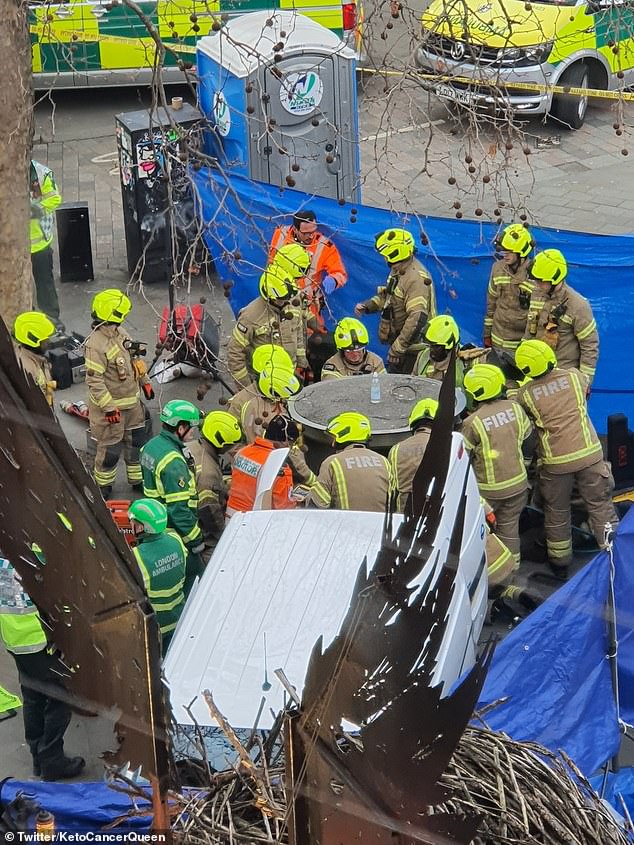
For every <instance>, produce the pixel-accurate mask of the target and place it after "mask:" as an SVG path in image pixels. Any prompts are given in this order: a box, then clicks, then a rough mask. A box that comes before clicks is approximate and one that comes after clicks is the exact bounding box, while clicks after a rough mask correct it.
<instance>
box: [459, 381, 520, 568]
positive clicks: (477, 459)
mask: <svg viewBox="0 0 634 845" xmlns="http://www.w3.org/2000/svg"><path fill="white" fill-rule="evenodd" d="M504 383H505V378H504V373H503V372H502V370H501V369H500V368H499V367H495V366H493V364H475V365H474V366H473V367H472V368H471V369H470V370H469V371H468V372H467V373H466V374H465V377H464V389H465V392H466V393H467V394H469V396H470V397H471V399H472V401H473V403H474V406H475V410H474V411H473V413H472V414H470V415H469V416H468V417H467V419H466V420H465V421H464V424H463V427H462V435H463V437H464V441H465V445H466V447H467V449H468V450H469V452H470V453H471V457H472V462H473V470H474V472H475V477H476V480H477V482H478V487H479V488H480V495H481V496H482V497H483V498H484V499H486V501H487V502H488V504H489V505H490V506H491V508H493V512H494V513H495V521H496V534H497V536H498V537H499V538H500V540H501V541H502V542H503V543H504V545H505V546H507V547H508V549H510V551H511V553H512V555H513V558H514V560H515V567H516V568H517V567H518V566H519V564H520V535H519V526H520V515H521V513H522V511H523V510H524V507H525V506H526V502H527V499H528V478H527V474H526V466H525V464H524V455H523V452H522V446H523V444H524V441H525V440H526V438H527V437H528V435H529V434H530V432H531V424H530V421H529V419H528V417H527V416H526V413H525V411H524V409H523V408H522V406H521V405H520V404H518V402H516V401H514V400H513V399H507V398H506V397H505V395H504Z"/></svg>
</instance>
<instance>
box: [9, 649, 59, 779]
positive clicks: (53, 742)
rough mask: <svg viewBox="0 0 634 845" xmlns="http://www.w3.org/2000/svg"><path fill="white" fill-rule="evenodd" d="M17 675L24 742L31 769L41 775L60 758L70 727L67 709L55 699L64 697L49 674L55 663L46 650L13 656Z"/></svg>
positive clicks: (51, 767) (54, 675) (57, 762)
mask: <svg viewBox="0 0 634 845" xmlns="http://www.w3.org/2000/svg"><path fill="white" fill-rule="evenodd" d="M13 657H14V659H15V662H16V666H17V667H18V672H19V674H20V687H21V688H22V697H23V700H24V704H23V708H22V716H23V718H24V738H25V739H26V742H27V744H28V746H29V748H30V749H31V754H32V756H33V763H34V765H36V766H37V765H39V766H40V767H41V769H42V773H46V770H47V769H54V768H55V767H56V766H57V765H58V764H59V762H60V761H61V760H62V759H63V757H64V734H65V732H66V728H67V727H68V725H69V724H70V720H71V711H70V708H69V706H68V705H67V704H66V703H65V702H64V701H62V700H60V698H59V697H58V696H59V695H61V696H62V697H64V696H65V695H66V694H67V693H66V690H65V689H64V687H63V686H62V684H60V682H59V679H58V676H57V675H56V674H55V673H54V672H53V667H54V666H55V665H56V664H57V659H56V658H55V657H54V656H51V655H49V654H48V653H47V651H46V649H43V650H42V651H36V652H34V653H33V654H14V655H13Z"/></svg>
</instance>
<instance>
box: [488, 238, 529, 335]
mask: <svg viewBox="0 0 634 845" xmlns="http://www.w3.org/2000/svg"><path fill="white" fill-rule="evenodd" d="M496 247H497V252H498V253H501V257H499V258H498V260H497V261H496V262H495V264H494V265H493V268H492V270H491V278H490V279H489V287H488V290H487V306H486V315H485V317H484V331H483V337H484V345H485V346H493V347H495V349H497V350H498V351H507V352H514V351H515V350H516V349H517V347H518V346H519V344H520V341H521V340H522V338H523V337H524V334H525V332H526V318H527V317H528V306H529V303H530V297H531V291H532V289H533V283H532V282H531V281H530V280H529V279H528V277H527V273H528V266H529V264H530V259H529V255H530V252H531V250H532V248H533V239H532V238H531V236H530V233H529V232H528V229H526V228H525V227H524V226H522V224H521V223H513V224H511V225H510V226H507V227H506V228H505V229H504V231H503V232H502V233H501V235H500V237H499V238H498V239H497V242H496Z"/></svg>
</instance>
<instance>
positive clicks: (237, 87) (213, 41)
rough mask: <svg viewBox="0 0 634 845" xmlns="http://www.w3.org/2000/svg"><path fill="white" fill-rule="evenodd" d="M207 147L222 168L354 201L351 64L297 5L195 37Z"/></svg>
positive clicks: (329, 35)
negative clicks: (209, 125)
mask: <svg viewBox="0 0 634 845" xmlns="http://www.w3.org/2000/svg"><path fill="white" fill-rule="evenodd" d="M197 58H198V76H199V100H200V108H201V110H202V111H203V113H204V114H205V116H206V117H207V118H208V119H209V120H210V122H211V123H212V124H213V126H214V131H213V132H208V133H207V139H206V152H207V153H208V154H209V155H211V156H214V157H217V158H218V159H219V161H220V162H221V164H222V167H223V168H224V169H228V170H230V171H233V172H235V173H239V174H241V175H244V176H248V177H249V178H251V179H255V180H258V181H261V182H268V183H269V184H272V185H280V186H281V187H293V188H296V189H297V190H299V191H305V192H306V193H310V194H316V195H319V196H324V197H333V198H336V199H345V200H349V201H353V202H359V201H360V187H359V145H358V120H357V89H356V61H355V54H354V52H353V51H352V50H351V49H350V48H348V47H346V46H345V44H344V42H343V41H341V40H340V39H339V38H338V37H337V36H336V35H335V34H334V33H333V32H331V31H330V30H329V29H326V28H325V27H323V26H321V25H320V24H318V23H316V22H315V21H313V20H311V19H310V18H307V17H305V16H304V15H301V14H299V13H298V12H295V11H275V12H266V11H263V12H251V13H249V14H246V15H241V16H240V17H237V18H234V19H232V20H231V21H230V22H229V23H227V24H226V25H224V26H223V27H221V29H219V30H218V31H217V32H212V33H211V34H210V35H207V36H205V37H204V38H201V39H200V41H199V42H198V49H197Z"/></svg>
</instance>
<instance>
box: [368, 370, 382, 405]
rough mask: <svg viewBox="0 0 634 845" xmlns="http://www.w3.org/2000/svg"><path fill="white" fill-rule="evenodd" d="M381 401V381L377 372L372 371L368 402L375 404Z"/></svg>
mask: <svg viewBox="0 0 634 845" xmlns="http://www.w3.org/2000/svg"><path fill="white" fill-rule="evenodd" d="M380 401H381V382H380V381H379V374H378V373H372V385H371V387H370V402H372V404H373V405H375V404H376V403H377V402H380Z"/></svg>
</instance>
